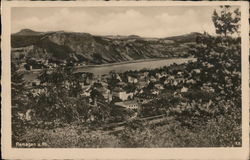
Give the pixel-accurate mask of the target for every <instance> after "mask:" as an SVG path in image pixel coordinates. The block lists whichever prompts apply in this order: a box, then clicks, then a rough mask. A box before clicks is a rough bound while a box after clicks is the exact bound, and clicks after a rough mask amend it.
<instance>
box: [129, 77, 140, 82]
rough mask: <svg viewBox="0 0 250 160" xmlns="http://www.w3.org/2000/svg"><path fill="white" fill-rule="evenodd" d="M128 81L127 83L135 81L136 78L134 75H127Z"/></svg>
mask: <svg viewBox="0 0 250 160" xmlns="http://www.w3.org/2000/svg"><path fill="white" fill-rule="evenodd" d="M128 82H129V83H137V82H138V79H137V78H136V77H134V76H128Z"/></svg>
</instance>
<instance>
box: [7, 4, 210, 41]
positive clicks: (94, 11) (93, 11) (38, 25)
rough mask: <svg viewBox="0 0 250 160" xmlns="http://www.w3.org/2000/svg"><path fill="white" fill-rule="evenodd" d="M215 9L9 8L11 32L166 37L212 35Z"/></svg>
mask: <svg viewBox="0 0 250 160" xmlns="http://www.w3.org/2000/svg"><path fill="white" fill-rule="evenodd" d="M214 9H215V7H198V6H197V7H187V6H186V7H176V6H174V7H68V8H52V7H46V8H44V7H36V8H35V7H22V8H12V12H11V22H12V24H11V31H12V33H15V32H18V31H20V30H21V29H24V28H28V29H33V30H35V31H58V30H65V31H73V32H87V33H91V34H96V35H139V36H142V37H168V36H173V35H181V34H186V33H190V32H203V31H207V32H209V33H211V34H213V33H214V30H215V29H214V26H213V23H212V20H211V16H212V13H213V10H214Z"/></svg>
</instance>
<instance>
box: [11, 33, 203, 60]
mask: <svg viewBox="0 0 250 160" xmlns="http://www.w3.org/2000/svg"><path fill="white" fill-rule="evenodd" d="M198 35H199V33H191V34H186V35H181V36H175V37H168V38H143V37H139V36H137V35H130V36H96V35H91V34H89V33H76V32H65V31H58V32H36V31H33V30H30V29H23V30H21V31H20V32H18V33H15V34H12V35H11V47H12V52H11V54H12V58H14V59H18V58H19V59H20V57H22V58H26V57H33V58H38V59H45V58H52V59H58V60H67V59H69V58H71V59H72V57H74V61H76V62H88V63H92V64H102V63H114V62H121V61H130V60H138V59H148V58H166V57H180V56H183V55H185V54H187V53H186V52H187V49H188V45H187V44H190V43H194V42H195V39H196V37H197V36H198ZM21 55H22V56H21Z"/></svg>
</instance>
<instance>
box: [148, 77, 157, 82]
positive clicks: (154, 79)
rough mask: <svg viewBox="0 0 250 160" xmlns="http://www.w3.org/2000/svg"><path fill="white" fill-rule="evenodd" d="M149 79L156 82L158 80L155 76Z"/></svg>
mask: <svg viewBox="0 0 250 160" xmlns="http://www.w3.org/2000/svg"><path fill="white" fill-rule="evenodd" d="M149 80H150V82H156V81H157V79H156V78H155V77H154V76H151V77H150V79H149Z"/></svg>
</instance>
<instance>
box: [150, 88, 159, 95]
mask: <svg viewBox="0 0 250 160" xmlns="http://www.w3.org/2000/svg"><path fill="white" fill-rule="evenodd" d="M150 92H151V93H152V94H153V95H158V94H159V93H160V91H159V90H157V89H151V90H150Z"/></svg>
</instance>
